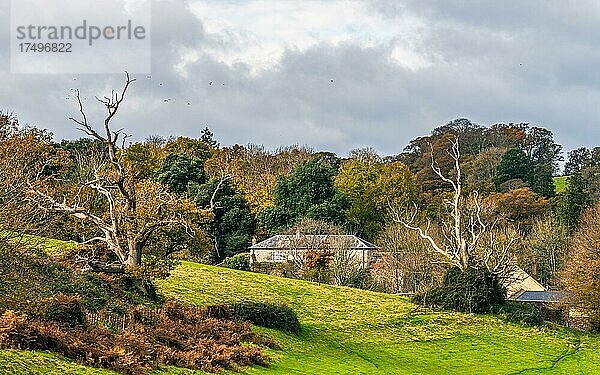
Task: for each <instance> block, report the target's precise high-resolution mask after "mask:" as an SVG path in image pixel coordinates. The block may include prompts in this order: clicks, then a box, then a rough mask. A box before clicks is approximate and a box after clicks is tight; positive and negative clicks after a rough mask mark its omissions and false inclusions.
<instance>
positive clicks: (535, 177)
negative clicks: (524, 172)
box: [529, 164, 556, 198]
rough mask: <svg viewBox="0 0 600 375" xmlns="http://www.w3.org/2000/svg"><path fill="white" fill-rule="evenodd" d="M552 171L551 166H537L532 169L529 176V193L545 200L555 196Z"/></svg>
mask: <svg viewBox="0 0 600 375" xmlns="http://www.w3.org/2000/svg"><path fill="white" fill-rule="evenodd" d="M552 169H553V168H552V165H551V164H538V165H536V166H534V167H533V173H532V174H531V180H530V181H529V183H530V184H529V185H530V186H531V191H533V192H534V193H537V194H539V195H541V196H543V197H546V198H549V197H552V196H554V195H555V194H556V188H555V186H554V179H553V178H552Z"/></svg>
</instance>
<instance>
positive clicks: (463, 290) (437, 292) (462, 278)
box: [414, 267, 506, 313]
mask: <svg viewBox="0 0 600 375" xmlns="http://www.w3.org/2000/svg"><path fill="white" fill-rule="evenodd" d="M505 296H506V291H505V289H504V287H503V286H502V284H501V283H500V280H499V278H498V277H497V276H496V275H493V274H491V273H490V272H489V271H487V269H485V267H480V268H469V269H468V270H466V271H461V270H460V269H458V268H456V267H454V268H451V269H450V270H448V272H447V273H446V275H445V277H444V281H443V283H442V285H441V286H439V287H437V288H435V289H433V290H431V291H430V292H429V293H425V294H418V295H416V296H415V297H414V299H415V300H416V301H417V302H418V303H422V304H426V305H433V306H437V307H441V308H444V309H452V310H457V311H464V312H473V313H487V312H490V309H491V308H492V306H494V305H499V304H502V303H503V302H504V299H505Z"/></svg>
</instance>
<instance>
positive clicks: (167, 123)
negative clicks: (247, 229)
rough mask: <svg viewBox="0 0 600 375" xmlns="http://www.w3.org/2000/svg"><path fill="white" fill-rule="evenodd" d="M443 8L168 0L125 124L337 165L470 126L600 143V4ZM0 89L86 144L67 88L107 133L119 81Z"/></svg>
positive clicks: (2, 96)
mask: <svg viewBox="0 0 600 375" xmlns="http://www.w3.org/2000/svg"><path fill="white" fill-rule="evenodd" d="M5 3H6V2H5V0H0V10H2V6H3V4H5ZM40 4H41V5H40V6H41V7H42V8H43V6H44V5H43V4H45V3H40ZM448 4H449V3H446V2H422V1H403V2H400V1H395V0H394V1H383V0H378V1H373V2H370V3H368V2H358V1H357V2H346V1H344V2H337V1H322V2H320V1H311V2H293V1H286V2H276V1H247V2H242V3H240V2H234V1H219V2H216V1H190V2H180V1H174V0H173V1H171V0H157V1H155V2H154V3H153V25H152V75H151V77H146V76H145V75H139V76H137V77H136V78H137V82H136V83H135V84H134V86H133V87H132V90H131V92H130V96H129V98H128V100H127V101H126V102H125V105H124V107H123V108H122V112H121V113H120V114H119V116H118V118H117V119H116V123H115V126H119V127H125V128H126V129H127V130H128V131H129V132H130V133H133V134H134V135H135V139H137V140H139V139H143V138H144V137H145V136H147V135H149V134H163V135H169V134H174V135H189V136H198V135H199V134H200V130H201V129H202V128H203V127H204V126H209V127H210V128H211V129H212V130H213V131H214V133H215V135H216V137H217V138H218V140H219V141H220V142H221V143H222V144H232V143H242V144H243V143H247V142H254V143H262V144H265V145H266V146H268V147H277V146H280V145H286V144H307V145H308V146H312V147H314V148H317V149H326V150H330V151H334V152H337V153H339V154H342V155H343V154H346V153H347V151H349V150H350V149H351V148H356V147H362V146H374V147H375V148H376V149H377V150H378V151H380V152H382V153H386V154H394V153H398V152H400V151H401V150H402V148H403V147H404V145H406V144H407V143H408V141H409V140H410V139H412V138H414V137H416V136H419V135H423V134H426V133H428V132H429V131H430V130H431V129H432V128H433V127H435V126H439V125H443V124H444V123H446V122H448V121H450V120H452V119H454V118H457V117H467V118H470V119H472V120H474V121H476V122H479V123H482V124H491V123H496V122H511V121H512V122H517V121H527V122H531V123H533V124H536V125H541V126H545V127H548V128H550V129H551V130H553V131H554V133H555V136H556V138H557V139H558V141H559V142H562V143H563V144H564V146H565V149H567V150H568V149H571V148H574V147H577V146H578V145H587V146H592V145H593V143H594V139H597V137H598V136H600V129H599V128H598V127H597V123H598V120H599V119H600V108H599V106H598V105H597V104H596V103H598V99H600V73H598V71H597V69H596V67H597V66H598V65H599V63H600V48H599V47H600V45H599V44H600V42H598V41H597V40H596V39H595V36H596V35H599V34H600V12H598V11H597V10H598V9H597V8H598V5H597V3H595V2H586V3H581V4H579V3H578V6H577V7H574V6H569V5H566V3H564V4H563V3H551V4H548V3H547V2H542V1H538V2H536V1H534V2H527V3H523V2H510V1H506V2H493V3H490V2H468V3H467V2H461V3H452V4H451V5H448ZM1 14H5V13H4V12H0V15H1ZM0 41H6V35H5V33H4V32H3V33H0ZM2 50H4V51H5V49H1V50H0V51H2ZM1 56H2V55H1V52H0V57H1ZM98 57H99V58H102V56H98ZM0 61H1V60H0ZM0 68H1V65H0ZM0 79H1V82H2V84H0V108H3V109H8V110H13V111H14V112H16V113H17V114H18V115H19V117H20V118H21V120H22V121H24V122H29V123H32V124H35V125H39V126H44V127H48V128H50V129H51V130H53V131H54V132H55V133H56V135H57V137H58V138H62V137H75V136H79V134H78V133H77V132H76V131H75V130H74V128H73V126H72V124H70V123H69V122H68V120H67V118H68V117H69V116H70V115H73V114H76V112H77V111H76V110H77V108H76V106H75V103H74V101H73V97H72V95H71V94H70V93H71V91H70V89H71V88H81V89H82V93H83V95H84V97H86V98H87V101H86V102H85V104H86V107H88V108H89V110H90V111H91V112H90V113H91V115H93V118H94V119H96V120H101V119H102V115H103V112H102V108H100V107H98V106H97V105H95V104H94V103H93V99H92V98H93V96H94V95H98V94H103V93H106V92H109V91H110V89H111V88H118V87H120V85H121V84H122V81H123V77H122V76H121V75H98V76H93V75H91V76H86V75H81V76H72V75H39V76H27V75H24V76H14V75H10V74H8V73H0ZM74 79H76V80H74ZM332 80H333V82H332ZM211 82H212V83H211ZM67 97H69V99H67ZM165 100H167V102H165ZM188 103H189V104H188Z"/></svg>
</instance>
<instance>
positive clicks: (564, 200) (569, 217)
mask: <svg viewBox="0 0 600 375" xmlns="http://www.w3.org/2000/svg"><path fill="white" fill-rule="evenodd" d="M588 202H589V195H588V193H587V191H586V189H585V182H584V180H583V177H582V176H581V172H580V171H579V170H575V172H574V173H573V174H571V176H570V177H569V178H568V180H567V189H566V191H565V192H564V194H563V195H562V196H561V199H560V202H559V205H558V214H559V217H560V220H561V222H562V223H563V224H564V225H565V226H566V227H567V228H568V229H569V231H570V232H573V231H575V230H576V229H577V228H578V226H579V219H580V217H581V213H582V212H583V209H584V208H585V206H586V205H587V203H588Z"/></svg>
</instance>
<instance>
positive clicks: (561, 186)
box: [554, 176, 569, 194]
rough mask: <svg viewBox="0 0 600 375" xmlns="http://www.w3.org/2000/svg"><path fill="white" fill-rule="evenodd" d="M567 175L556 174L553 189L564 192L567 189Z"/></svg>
mask: <svg viewBox="0 0 600 375" xmlns="http://www.w3.org/2000/svg"><path fill="white" fill-rule="evenodd" d="M568 178H569V176H558V177H554V190H555V191H556V193H557V194H559V193H562V192H564V191H565V190H567V184H568V182H567V179H568Z"/></svg>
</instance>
